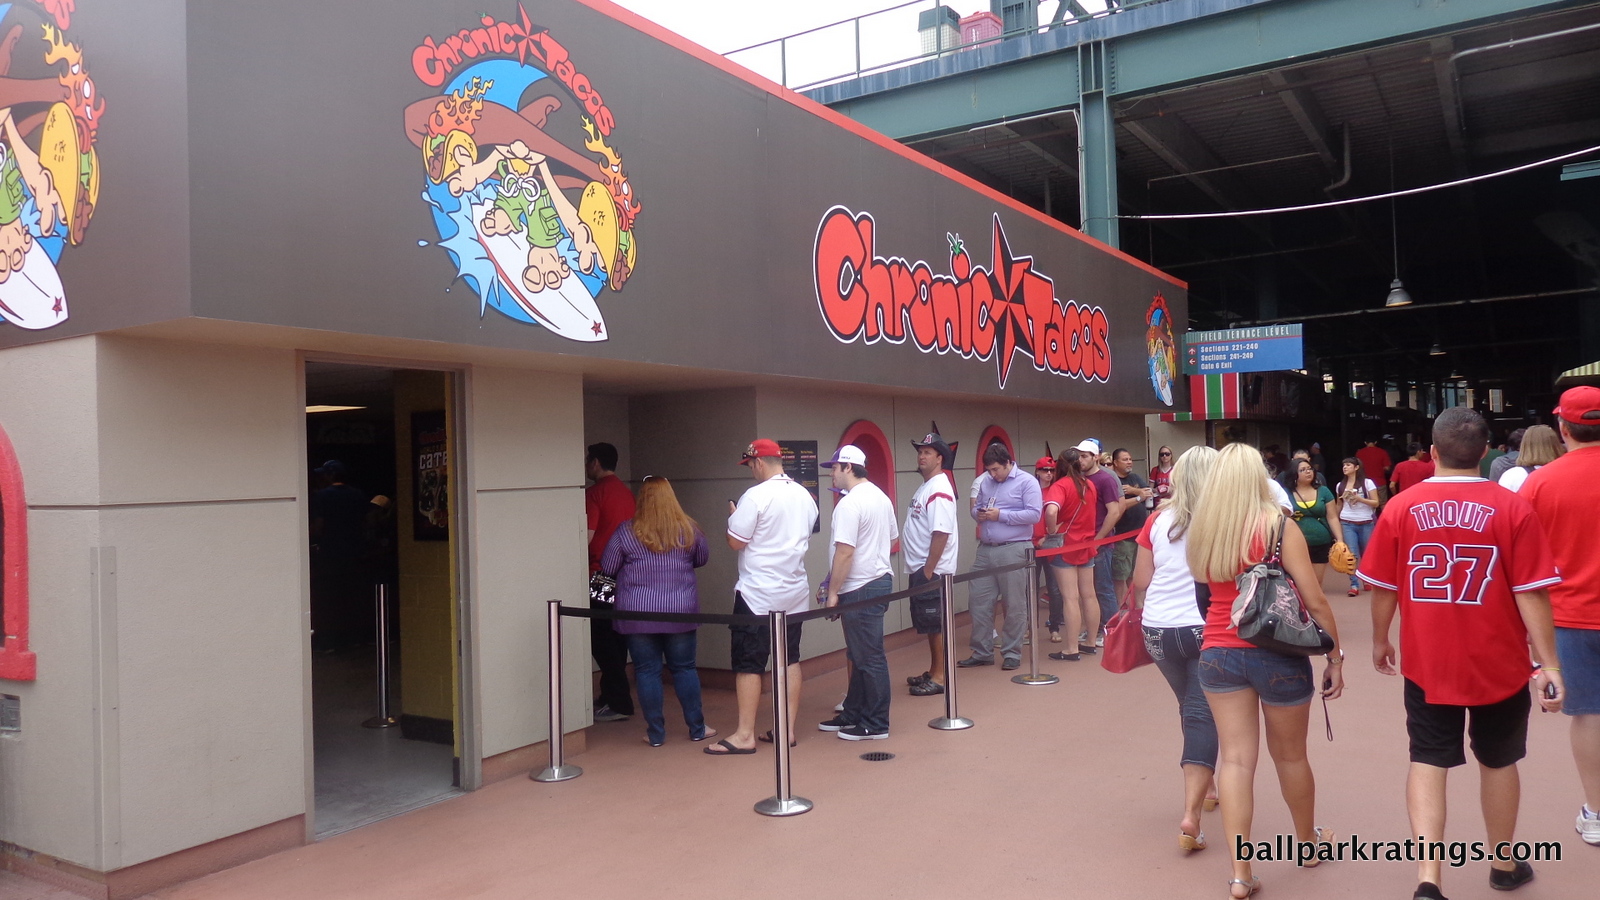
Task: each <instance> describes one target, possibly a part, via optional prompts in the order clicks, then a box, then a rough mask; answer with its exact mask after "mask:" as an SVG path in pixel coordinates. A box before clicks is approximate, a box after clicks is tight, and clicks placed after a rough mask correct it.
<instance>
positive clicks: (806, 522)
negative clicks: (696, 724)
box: [705, 438, 817, 756]
mask: <svg viewBox="0 0 1600 900" xmlns="http://www.w3.org/2000/svg"><path fill="white" fill-rule="evenodd" d="M739 464H740V465H743V466H749V467H750V474H751V476H752V477H754V478H755V480H756V483H755V485H754V486H753V487H751V488H750V489H749V490H746V491H745V492H744V495H743V496H741V497H740V498H739V502H738V503H732V502H730V503H729V504H728V506H729V515H728V546H729V547H731V548H732V549H733V550H734V551H735V552H736V553H738V554H739V580H738V582H737V583H735V584H734V592H733V611H734V613H736V614H749V613H755V614H757V615H762V616H764V615H766V614H767V613H770V612H775V611H778V610H782V611H784V612H788V613H801V612H805V611H806V608H807V607H808V606H809V605H810V602H811V585H810V583H809V582H807V581H806V549H807V548H808V547H809V546H810V544H811V529H812V527H813V526H814V525H816V523H817V502H816V501H815V500H813V499H811V493H810V492H809V491H807V490H806V489H805V488H803V487H801V486H800V485H799V484H797V483H795V481H794V479H792V478H790V477H789V476H788V475H785V474H784V473H783V451H782V450H781V449H779V447H778V444H777V442H776V441H769V440H766V439H765V438H762V439H760V440H757V441H753V442H751V444H750V446H749V447H747V448H745V451H744V457H743V458H742V459H740V460H739ZM728 630H729V631H731V632H732V633H733V647H732V652H733V673H734V675H733V686H734V693H735V694H736V696H737V698H738V703H739V728H738V730H737V731H735V732H734V733H733V734H731V735H728V737H727V738H725V739H723V740H720V741H718V742H717V743H716V744H714V745H712V746H710V747H707V748H706V749H705V752H707V753H709V754H711V755H713V756H728V755H738V754H748V753H754V752H756V712H757V711H758V709H759V708H760V706H761V673H762V672H765V671H766V669H767V659H768V657H769V656H770V655H771V653H772V639H771V634H770V631H771V629H769V628H768V627H767V624H766V623H765V622H762V623H760V624H756V625H730V626H728ZM785 643H786V645H787V647H788V650H789V669H788V672H789V710H788V712H789V733H790V734H791V735H792V734H794V733H795V731H794V725H795V716H796V715H797V714H798V713H799V712H800V623H799V622H792V623H790V625H789V630H788V634H787V635H785ZM774 674H776V673H774Z"/></svg>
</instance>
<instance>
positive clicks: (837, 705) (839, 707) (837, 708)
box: [833, 699, 844, 712]
mask: <svg viewBox="0 0 1600 900" xmlns="http://www.w3.org/2000/svg"><path fill="white" fill-rule="evenodd" d="M833 711H834V712H844V700H842V699H841V700H840V701H839V702H838V703H835V704H834V705H833Z"/></svg>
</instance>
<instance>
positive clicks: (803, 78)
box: [723, 0, 1169, 91]
mask: <svg viewBox="0 0 1600 900" xmlns="http://www.w3.org/2000/svg"><path fill="white" fill-rule="evenodd" d="M1051 2H1054V3H1056V4H1057V6H1058V8H1057V9H1056V10H1055V13H1054V14H1053V15H1052V17H1051V18H1050V19H1049V20H1046V21H1044V22H1041V23H1039V25H1038V26H1037V27H1035V28H1033V29H1029V30H1024V31H1014V32H1010V33H1006V34H1004V35H988V36H985V37H982V38H979V39H977V40H973V41H967V42H964V43H963V42H961V41H960V39H959V36H957V37H955V38H954V39H952V37H951V36H950V35H948V34H947V32H946V30H945V29H944V28H934V29H931V33H930V34H929V35H927V36H926V37H927V40H926V41H925V40H924V35H922V34H921V33H920V32H919V30H918V24H919V19H920V17H921V16H922V14H923V13H926V12H929V11H931V10H934V9H937V8H938V7H940V6H943V5H944V4H943V3H941V2H938V0H909V2H906V3H901V4H899V5H896V6H891V7H888V8H887V9H880V10H878V11H877V12H871V13H867V14H866V15H861V16H855V17H853V18H849V19H843V20H840V21H838V22H832V23H829V24H827V25H819V26H818V27H816V28H810V29H807V30H805V31H801V32H797V33H795V34H791V35H788V36H786V37H781V38H776V39H774V40H770V41H762V42H761V43H759V44H751V45H750V46H748V47H740V48H739V49H737V50H730V51H728V52H727V53H724V54H723V56H725V57H727V58H728V59H730V60H733V61H734V62H736V63H738V64H739V65H742V66H744V67H745V68H747V69H750V70H751V71H754V72H756V73H758V74H760V75H761V76H763V77H765V78H770V79H772V80H773V81H776V82H778V83H779V84H781V85H783V86H784V87H786V88H790V89H792V90H796V91H803V90H807V89H810V88H816V87H821V86H823V85H827V84H834V83H836V82H840V81H849V80H851V79H854V78H860V77H861V76H863V75H871V74H873V73H876V72H885V71H888V70H890V69H898V68H902V67H904V66H909V65H913V64H916V63H919V62H926V61H927V60H929V59H933V58H936V57H940V56H948V55H950V54H952V53H961V52H964V51H967V50H972V49H974V48H976V47H982V46H987V45H989V44H996V43H999V42H1000V41H1002V40H1010V39H1012V38H1015V37H1026V36H1027V35H1030V34H1037V33H1039V32H1043V31H1050V30H1053V29H1056V28H1067V27H1071V26H1073V25H1077V24H1079V23H1082V22H1087V21H1090V20H1091V19H1100V18H1104V17H1106V16H1112V15H1116V14H1118V13H1122V12H1125V11H1127V10H1130V9H1138V8H1140V7H1145V6H1153V5H1155V4H1158V3H1166V2H1169V0H1131V2H1118V0H1108V2H1107V3H1106V9H1104V10H1102V11H1087V10H1085V9H1084V7H1083V6H1082V5H1081V4H1080V3H1078V2H1075V0H1051ZM1040 5H1041V6H1044V5H1045V4H1043V3H1041V4H1040Z"/></svg>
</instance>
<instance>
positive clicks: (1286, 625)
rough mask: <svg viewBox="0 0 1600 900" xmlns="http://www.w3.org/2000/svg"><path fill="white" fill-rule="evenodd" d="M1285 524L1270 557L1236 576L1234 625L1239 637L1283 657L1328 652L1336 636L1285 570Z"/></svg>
mask: <svg viewBox="0 0 1600 900" xmlns="http://www.w3.org/2000/svg"><path fill="white" fill-rule="evenodd" d="M1284 527H1285V526H1284V522H1283V520H1282V519H1279V521H1278V534H1277V540H1275V541H1274V542H1273V545H1272V550H1271V551H1270V552H1269V553H1268V555H1267V558H1266V559H1264V560H1262V561H1261V562H1259V563H1256V564H1255V565H1254V566H1251V567H1250V568H1249V569H1248V570H1246V571H1245V572H1243V573H1241V574H1240V575H1239V576H1238V577H1237V578H1235V579H1234V583H1235V584H1237V585H1238V586H1239V598H1238V599H1237V600H1235V601H1233V616H1232V621H1233V624H1234V626H1235V627H1237V628H1238V629H1239V637H1241V638H1243V639H1244V640H1246V641H1249V642H1250V643H1252V644H1254V645H1256V646H1257V647H1260V648H1261V649H1263V650H1271V651H1272V652H1274V653H1280V654H1282V655H1284V656H1317V655H1320V654H1324V653H1329V652H1331V651H1332V650H1333V638H1332V637H1330V636H1329V635H1328V633H1327V632H1326V631H1323V630H1322V626H1321V625H1318V624H1317V622H1316V620H1315V619H1313V618H1311V614H1310V613H1309V612H1307V611H1306V604H1305V601H1304V600H1302V599H1300V591H1299V589H1298V588H1296V587H1295V585H1294V580H1293V579H1292V578H1290V577H1289V576H1288V573H1286V572H1284V571H1283V558H1282V557H1283V529H1284Z"/></svg>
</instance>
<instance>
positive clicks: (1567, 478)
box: [1521, 386, 1600, 846]
mask: <svg viewBox="0 0 1600 900" xmlns="http://www.w3.org/2000/svg"><path fill="white" fill-rule="evenodd" d="M1555 417H1556V420H1557V422H1558V424H1559V425H1560V427H1561V439H1562V441H1564V442H1565V443H1566V445H1567V454H1566V455H1565V456H1562V457H1560V458H1559V459H1557V460H1555V461H1554V462H1551V463H1549V464H1547V465H1544V466H1540V467H1539V468H1538V469H1537V470H1536V471H1535V472H1534V473H1533V474H1532V475H1530V476H1528V481H1527V483H1526V484H1524V485H1523V486H1522V492H1521V493H1522V496H1523V497H1524V498H1526V499H1527V501H1528V502H1529V503H1531V504H1532V505H1533V509H1534V511H1535V512H1536V513H1538V514H1539V521H1540V522H1541V523H1542V524H1543V525H1544V529H1545V534H1546V535H1547V536H1548V538H1549V542H1550V550H1551V553H1552V554H1553V555H1554V556H1555V560H1556V567H1557V568H1558V569H1560V570H1561V583H1560V584H1558V585H1555V586H1553V587H1551V588H1550V607H1551V610H1552V612H1553V613H1554V615H1555V624H1556V656H1557V657H1558V659H1559V660H1560V662H1559V664H1558V665H1559V669H1560V671H1561V673H1562V676H1563V677H1564V678H1565V680H1566V702H1565V703H1564V704H1563V705H1562V711H1563V712H1565V713H1566V714H1567V715H1569V716H1571V717H1572V756H1573V759H1574V760H1575V761H1576V762H1577V764H1578V780H1579V781H1580V782H1581V783H1582V785H1583V794H1584V801H1585V802H1584V806H1583V808H1582V809H1580V810H1579V811H1578V821H1577V826H1576V827H1577V831H1578V834H1579V835H1580V836H1581V837H1582V838H1583V839H1584V841H1585V842H1587V843H1589V844H1593V845H1596V846H1600V553H1595V552H1594V537H1593V534H1594V526H1595V521H1596V516H1597V511H1600V387H1592V386H1583V387H1575V388H1571V389H1569V390H1568V391H1566V392H1565V393H1563V394H1562V395H1561V405H1560V406H1557V407H1556V409H1555ZM1546 668H1547V669H1548V668H1556V667H1555V666H1546Z"/></svg>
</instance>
